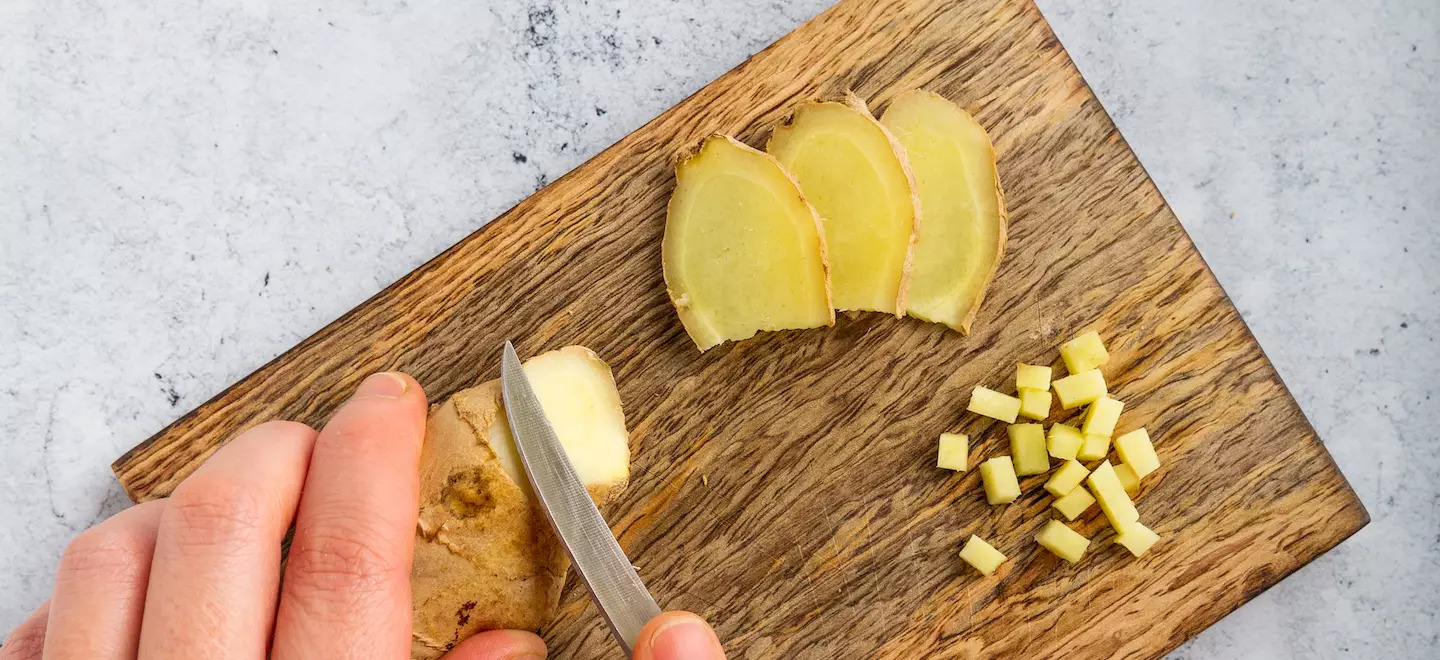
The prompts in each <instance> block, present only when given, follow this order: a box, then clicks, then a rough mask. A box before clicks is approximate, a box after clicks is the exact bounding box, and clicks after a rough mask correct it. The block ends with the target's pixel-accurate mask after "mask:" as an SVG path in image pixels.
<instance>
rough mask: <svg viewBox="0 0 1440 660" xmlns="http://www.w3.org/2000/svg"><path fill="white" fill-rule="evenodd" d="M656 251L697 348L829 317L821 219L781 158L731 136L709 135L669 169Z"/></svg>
mask: <svg viewBox="0 0 1440 660" xmlns="http://www.w3.org/2000/svg"><path fill="white" fill-rule="evenodd" d="M661 255H662V262H663V265H662V267H663V269H664V272H665V286H666V289H667V290H668V293H669V294H670V301H671V302H672V303H674V304H675V310H676V311H677V312H678V313H679V315H680V321H681V323H683V324H684V326H685V331H686V332H687V333H688V334H689V335H690V338H691V339H692V340H694V341H695V345H696V346H698V347H699V348H700V350H702V351H703V350H706V349H708V348H711V347H713V346H716V345H718V344H720V343H721V342H724V341H734V340H740V339H746V338H748V337H752V336H754V335H755V333H756V332H759V331H762V330H787V329H799V328H815V327H820V326H826V325H832V324H834V322H835V310H834V309H832V308H831V306H830V283H829V279H828V275H827V272H826V269H827V265H826V260H825V239H824V237H823V235H822V233H821V227H820V217H819V216H818V215H817V214H816V213H815V209H814V208H812V207H811V206H810V204H809V202H807V201H805V197H804V196H803V195H801V193H800V188H799V187H797V186H796V185H795V181H794V180H793V179H791V178H790V175H789V174H787V173H786V172H785V170H784V169H783V168H782V167H781V166H780V163H779V162H778V161H776V160H775V159H774V158H773V157H771V156H770V155H769V154H766V153H764V152H761V151H757V150H755V149H751V148H750V147H748V146H745V145H743V144H741V143H739V142H736V141H735V140H733V139H731V138H729V137H725V136H720V135H716V136H711V137H708V138H706V139H705V140H704V142H702V143H701V146H700V148H699V149H698V150H697V151H695V152H694V153H691V154H689V155H687V156H685V157H683V158H682V159H681V161H680V164H679V165H678V166H677V167H676V170H675V192H674V194H672V195H671V197H670V205H669V210H668V212H667V214H666V218H665V237H664V239H663V241H662V247H661Z"/></svg>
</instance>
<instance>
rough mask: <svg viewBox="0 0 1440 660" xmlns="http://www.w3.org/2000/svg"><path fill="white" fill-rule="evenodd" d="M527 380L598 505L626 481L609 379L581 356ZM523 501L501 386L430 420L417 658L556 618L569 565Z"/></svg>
mask: <svg viewBox="0 0 1440 660" xmlns="http://www.w3.org/2000/svg"><path fill="white" fill-rule="evenodd" d="M524 368H525V375H526V376H527V377H528V378H529V380H530V384H531V386H532V387H533V388H534V389H535V394H536V396H537V397H538V398H539V400H540V405H541V407H542V408H543V409H544V410H545V416H546V417H547V418H548V419H549V420H550V423H551V425H552V426H553V427H554V429H555V435H556V437H557V438H558V439H559V440H560V444H561V446H562V447H564V448H565V453H566V454H567V455H568V456H569V458H570V462H571V463H572V464H573V465H574V466H575V471H576V473H577V474H578V475H579V477H580V480H581V481H582V482H584V483H585V485H586V487H587V489H588V490H589V491H590V494H591V497H593V498H594V499H595V500H596V502H597V503H603V502H604V501H605V499H606V498H607V497H609V496H610V495H611V494H613V493H615V492H618V491H619V490H620V489H622V488H623V487H624V486H625V483H626V481H627V479H628V477H629V473H630V449H629V441H628V437H629V436H628V434H627V433H626V430H625V416H624V413H623V412H622V410H621V408H620V394H619V392H618V391H617V389H616V387H615V381H614V378H613V377H612V376H611V373H610V368H609V367H608V366H607V365H606V364H605V362H604V361H602V360H601V359H600V358H599V357H598V356H596V355H595V354H594V353H592V352H591V351H589V350H588V349H585V348H582V347H579V346H571V347H567V348H563V349H560V350H558V351H552V352H549V353H545V354H542V355H538V356H536V357H534V358H531V359H530V360H529V361H527V362H526V363H525V367H524ZM529 493H530V482H529V480H528V479H527V478H526V477H525V475H524V470H523V468H522V467H521V464H520V460H519V456H518V454H517V453H516V450H515V441H514V437H513V436H512V435H511V433H510V426H509V424H508V423H507V422H506V419H505V409H504V403H503V401H502V398H501V395H500V381H498V380H495V381H490V382H488V383H484V384H482V385H479V386H477V387H472V388H470V389H466V390H461V391H459V392H456V393H455V394H454V395H452V396H451V397H450V398H449V399H446V400H445V402H443V403H441V404H439V405H437V406H435V407H434V408H433V409H432V410H431V412H430V415H429V419H428V421H427V423H426V434H425V443H424V445H423V446H422V447H421V450H420V510H419V520H418V522H417V525H416V535H415V536H416V538H415V554H414V562H413V564H412V567H411V572H410V587H411V597H412V601H413V603H412V605H413V612H414V621H413V627H412V637H411V654H412V657H413V658H416V659H420V658H437V657H439V656H440V655H442V654H443V653H445V652H446V651H447V650H449V649H450V648H451V647H453V646H454V645H455V644H458V643H459V642H460V641H462V640H464V639H465V638H467V637H469V636H470V635H473V634H475V633H476V632H479V631H481V630H491V629H502V628H509V629H520V630H536V629H538V628H540V627H541V626H543V625H545V624H547V623H549V622H550V620H551V619H552V618H553V617H554V615H555V609H556V606H557V604H558V601H559V597H560V589H561V587H562V586H563V585H564V583H565V573H566V571H567V569H568V567H569V561H568V560H567V559H566V558H565V553H564V551H563V549H562V548H561V547H560V543H559V541H558V540H557V539H556V538H555V536H554V534H553V532H551V528H550V523H549V522H548V521H547V520H546V519H545V515H544V513H543V512H541V510H540V509H539V507H538V505H536V504H535V501H534V498H533V497H532V496H531V495H530V494H529Z"/></svg>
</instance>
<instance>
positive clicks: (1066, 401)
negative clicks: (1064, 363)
mask: <svg viewBox="0 0 1440 660" xmlns="http://www.w3.org/2000/svg"><path fill="white" fill-rule="evenodd" d="M1050 388H1051V389H1053V390H1055V398H1057V399H1059V400H1060V407H1061V408H1064V409H1066V410H1069V409H1071V408H1078V407H1080V406H1083V405H1086V404H1090V403H1095V402H1096V401H1098V400H1100V397H1102V396H1105V393H1106V390H1105V377H1104V376H1103V375H1101V374H1100V370H1099V369H1091V370H1090V371H1082V372H1080V373H1078V374H1073V375H1070V376H1066V377H1064V378H1061V379H1060V380H1057V381H1055V382H1053V383H1050Z"/></svg>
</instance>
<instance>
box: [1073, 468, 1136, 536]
mask: <svg viewBox="0 0 1440 660" xmlns="http://www.w3.org/2000/svg"><path fill="white" fill-rule="evenodd" d="M1086 481H1087V482H1088V483H1089V485H1090V494H1091V495H1094V496H1095V499H1096V500H1097V501H1099V502H1100V510H1102V511H1104V512H1105V517H1106V518H1108V519H1109V520H1110V526H1111V527H1114V528H1115V531H1116V532H1117V533H1121V534H1123V533H1125V528H1126V527H1127V526H1129V525H1130V523H1133V522H1135V521H1137V520H1139V519H1140V512H1139V511H1136V510H1135V504H1134V503H1133V502H1131V501H1130V495H1128V494H1127V493H1126V492H1125V486H1123V485H1121V483H1120V477H1118V476H1116V475H1115V468H1114V467H1113V466H1111V465H1110V461H1105V462H1104V463H1101V464H1100V465H1099V466H1098V467H1096V468H1095V471H1094V472H1091V473H1090V476H1089V477H1087V478H1086Z"/></svg>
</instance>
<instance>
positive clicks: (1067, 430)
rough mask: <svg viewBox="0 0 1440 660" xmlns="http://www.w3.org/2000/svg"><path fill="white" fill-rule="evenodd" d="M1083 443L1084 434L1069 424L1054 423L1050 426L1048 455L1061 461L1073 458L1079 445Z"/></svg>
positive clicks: (1078, 450) (1077, 451) (1078, 449)
mask: <svg viewBox="0 0 1440 660" xmlns="http://www.w3.org/2000/svg"><path fill="white" fill-rule="evenodd" d="M1083 444H1085V436H1084V435H1082V434H1081V433H1080V429H1077V428H1075V427H1073V426H1071V425H1069V424H1055V425H1052V426H1051V427H1050V436H1049V438H1048V443H1047V448H1048V449H1049V450H1050V455H1051V456H1054V457H1055V458H1058V459H1060V460H1062V461H1071V460H1075V456H1076V454H1078V453H1079V452H1080V445H1083Z"/></svg>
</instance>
